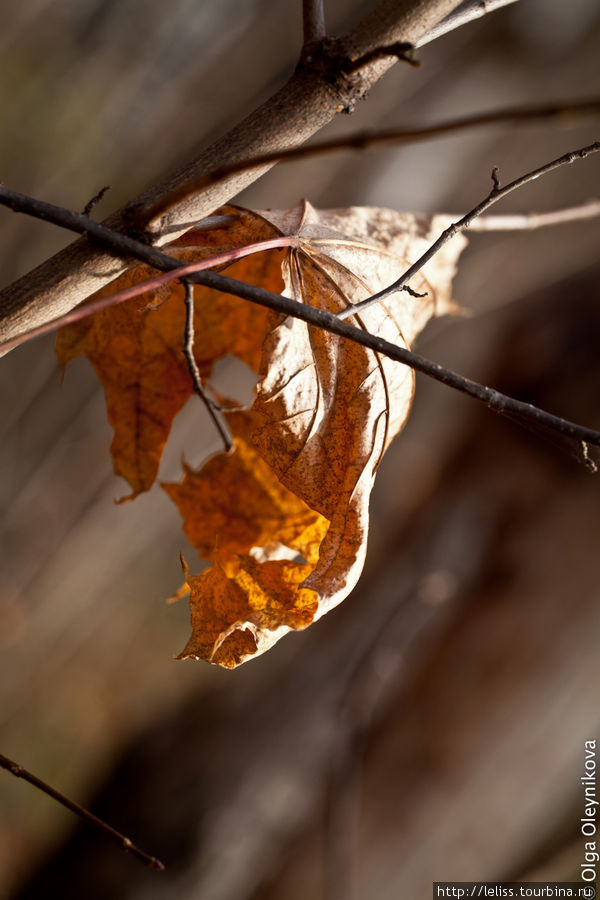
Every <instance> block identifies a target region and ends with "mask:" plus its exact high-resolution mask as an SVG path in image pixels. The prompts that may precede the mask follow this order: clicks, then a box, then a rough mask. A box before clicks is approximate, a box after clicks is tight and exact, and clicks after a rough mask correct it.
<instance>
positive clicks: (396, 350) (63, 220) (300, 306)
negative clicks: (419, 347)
mask: <svg viewBox="0 0 600 900" xmlns="http://www.w3.org/2000/svg"><path fill="white" fill-rule="evenodd" d="M578 152H581V151H578ZM575 158H580V157H577V151H576V153H575ZM0 203H1V204H3V205H5V206H9V207H10V208H11V209H13V210H15V211H19V212H23V213H26V214H27V215H31V216H34V217H35V218H41V219H45V220H46V221H50V222H54V223H55V224H56V225H60V226H62V227H63V228H68V229H71V230H72V231H76V232H79V233H87V234H90V235H91V236H92V237H93V238H94V239H95V240H97V241H98V242H100V243H102V244H105V245H107V246H109V247H111V249H112V250H113V251H115V252H117V253H121V254H123V255H125V256H128V257H131V256H134V257H136V258H138V259H140V260H141V261H142V262H146V263H148V264H149V265H151V266H154V267H155V268H157V269H163V270H165V271H171V270H174V269H177V268H180V261H179V260H177V259H174V258H173V257H170V256H167V255H166V254H165V253H162V252H161V251H160V250H157V249H156V248H155V247H150V246H148V245H147V244H143V243H141V242H140V241H135V240H133V238H130V237H128V236H127V235H124V234H120V233H119V232H115V231H112V230H111V229H109V228H107V227H106V226H105V225H101V224H99V223H98V222H94V221H93V220H92V219H88V218H87V217H85V216H80V215H78V214H77V213H73V212H71V211H70V210H67V209H63V208H61V207H59V206H54V205H53V204H50V203H45V202H43V201H41V200H35V199H34V198H32V197H27V196H26V195H24V194H19V193H17V192H16V191H11V190H9V189H8V188H6V187H4V186H2V185H0ZM188 280H189V281H191V282H193V283H194V284H203V285H205V286H206V287H209V288H212V289H213V290H217V291H223V292H224V293H227V294H234V295H235V296H237V297H242V298H243V299H245V300H249V301H250V302H251V303H256V304H258V305H259V306H265V307H267V309H272V310H274V311H275V312H278V313H281V314H282V315H284V316H292V317H294V318H297V319H301V320H302V321H303V322H306V323H307V324H309V325H314V326H315V327H317V328H322V329H324V330H325V331H329V332H331V333H332V334H337V335H339V336H340V337H344V338H347V339H348V340H351V341H354V342H355V343H357V344H361V345H362V346H363V347H367V348H368V349H369V350H373V351H374V352H375V353H379V354H381V355H382V356H387V357H389V359H393V360H395V361H396V362H400V363H403V364H404V365H407V366H410V367H411V368H413V369H415V370H416V371H418V372H422V373H423V374H424V375H427V376H428V377H430V378H433V379H435V380H436V381H440V382H441V383H442V384H446V385H448V386H449V387H452V388H454V389H455V390H458V391H461V392H462V393H464V394H468V395H469V396H471V397H475V398H476V399H477V400H481V401H482V402H483V403H486V404H487V405H488V406H489V407H490V409H494V410H495V411H496V412H501V413H511V414H513V415H516V416H520V417H522V418H523V419H525V420H526V421H530V422H533V423H535V424H537V425H540V426H542V427H546V428H548V429H551V430H554V431H558V432H559V433H561V434H565V435H567V437H570V438H572V439H573V440H577V441H585V442H587V443H588V444H593V445H594V446H597V447H600V432H598V431H595V430H593V429H591V428H586V427H585V426H582V425H577V424H576V423H574V422H569V421H568V420H566V419H562V418H560V417H559V416H554V415H552V414H551V413H548V412H546V411H544V410H542V409H539V408H538V407H535V406H533V405H532V404H530V403H524V402H522V401H521V400H516V399H514V398H512V397H507V396H506V395H505V394H501V393H500V392H499V391H495V390H493V389H492V388H488V387H485V386H484V385H482V384H479V383H478V382H476V381H472V380H471V379H470V378H465V377H464V376H463V375H459V374H458V373H456V372H453V371H452V370H451V369H446V368H445V367H444V366H441V365H440V364H439V363H436V362H433V361H432V360H429V359H426V358H425V357H423V356H421V355H420V354H418V353H413V352H412V351H411V350H407V349H406V348H405V347H400V346H398V345H396V344H392V343H390V342H389V341H386V340H384V339H383V338H381V337H378V336H377V335H374V334H369V332H366V331H362V330H361V329H360V328H357V327H355V326H354V325H350V324H349V323H348V322H344V321H341V320H340V319H339V318H338V317H337V316H335V315H333V314H332V313H330V312H327V310H324V309H318V308H317V307H314V306H310V305H308V304H304V303H299V302H298V301H297V300H292V299H291V298H290V297H284V296H281V295H280V294H275V293H273V292H272V291H267V290H265V289H264V288H260V287H256V286H255V285H252V284H245V283H244V282H241V281H237V280H235V279H233V278H228V277H227V276H225V275H222V274H220V273H219V272H212V271H210V270H209V271H205V272H196V273H193V274H191V275H189V276H188ZM2 348H3V345H2V344H0V351H1V350H2Z"/></svg>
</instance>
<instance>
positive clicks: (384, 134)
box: [147, 97, 600, 222]
mask: <svg viewBox="0 0 600 900" xmlns="http://www.w3.org/2000/svg"><path fill="white" fill-rule="evenodd" d="M598 113H600V98H598V97H591V98H590V99H588V100H577V101H573V102H571V103H551V104H547V105H544V106H540V105H538V106H512V107H508V108H507V109H499V110H496V111H495V112H484V113H476V114H475V115H470V116H463V117H462V118H460V119H451V120H449V121H448V122H438V123H437V124H436V125H428V126H425V127H424V128H386V129H382V130H377V131H359V132H355V133H354V134H347V135H344V136H343V137H337V138H329V139H327V140H324V141H315V142H314V143H313V144H308V145H303V146H300V147H289V148H288V149H287V150H278V151H273V152H267V153H261V154H260V155H259V156H252V157H248V158H247V159H245V160H244V159H242V160H239V161H238V162H235V163H223V164H222V165H219V166H218V168H216V169H212V170H211V171H209V172H204V173H203V174H202V175H201V176H200V177H199V178H198V180H197V181H195V182H194V183H193V184H187V185H185V186H184V187H182V188H180V189H178V190H177V191H175V192H174V193H173V194H170V195H166V196H165V197H163V198H162V199H161V201H160V204H159V205H157V206H156V207H154V208H152V209H150V210H148V211H147V215H148V217H149V218H148V221H149V222H151V221H152V220H153V219H154V218H160V217H161V216H162V215H164V214H165V213H166V212H167V210H168V209H169V207H170V206H171V205H173V204H174V203H177V202H179V201H180V200H182V199H183V197H184V196H185V195H186V192H187V193H192V192H193V191H200V190H202V189H203V188H205V187H207V186H208V185H209V184H211V182H213V181H218V180H219V179H221V178H225V177H226V176H231V175H235V174H238V173H240V172H243V171H244V170H245V169H247V168H250V167H252V168H254V167H256V168H259V167H261V166H264V165H268V164H271V163H276V162H291V161H293V160H296V159H304V158H306V157H310V156H320V155H321V154H324V153H336V152H338V151H340V150H364V149H366V148H367V147H376V146H380V145H386V144H393V145H394V146H398V145H402V144H414V143H416V142H418V141H428V140H432V139H433V138H438V137H443V136H444V135H447V134H456V133H457V132H460V131H465V130H467V129H469V128H480V127H486V126H488V125H499V124H505V125H508V124H513V125H520V124H522V123H526V124H528V123H531V122H536V121H552V120H556V121H558V122H559V123H560V124H565V123H569V124H570V123H571V122H576V121H577V120H578V119H579V118H580V117H582V116H588V115H598Z"/></svg>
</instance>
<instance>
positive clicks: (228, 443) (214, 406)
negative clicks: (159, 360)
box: [183, 280, 233, 453]
mask: <svg viewBox="0 0 600 900" xmlns="http://www.w3.org/2000/svg"><path fill="white" fill-rule="evenodd" d="M183 287H184V289H185V311H186V312H185V342H184V345H183V353H184V356H185V358H186V360H187V364H188V369H189V371H190V376H191V378H192V382H193V385H194V391H195V392H196V394H198V396H199V397H200V399H201V400H202V402H203V403H204V405H205V407H206V409H207V411H208V414H209V416H210V417H211V419H212V420H213V422H214V424H215V428H216V429H217V431H218V432H219V434H220V435H221V439H222V441H223V443H224V445H225V450H226V452H227V453H229V451H230V450H231V449H232V448H233V438H232V437H231V433H230V431H229V428H228V427H227V425H226V424H225V423H224V422H223V421H222V420H221V418H220V416H219V413H220V412H221V407H220V406H219V404H218V403H215V402H214V400H211V398H210V397H209V396H208V395H207V393H206V391H205V390H204V385H203V384H202V377H201V375H200V370H199V369H198V366H197V364H196V358H195V356H194V285H193V284H192V283H191V282H190V281H187V280H184V281H183Z"/></svg>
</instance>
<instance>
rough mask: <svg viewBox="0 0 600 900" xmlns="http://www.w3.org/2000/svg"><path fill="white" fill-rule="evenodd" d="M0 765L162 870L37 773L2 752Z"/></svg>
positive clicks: (163, 867) (161, 867) (154, 859)
mask: <svg viewBox="0 0 600 900" xmlns="http://www.w3.org/2000/svg"><path fill="white" fill-rule="evenodd" d="M0 767H2V768H3V769H6V771H7V772H10V773H11V774H12V775H14V776H15V777H16V778H22V779H23V780H24V781H28V782H29V784H32V785H33V786H34V787H36V788H38V790H40V791H43V792H44V794H48V796H49V797H52V798H53V799H54V800H57V801H58V803H60V804H61V805H62V806H65V807H66V808H67V809H70V810H71V812H74V813H75V815H77V816H79V817H80V818H81V819H84V821H86V822H89V824H90V825H93V826H94V827H95V828H99V829H100V830H101V831H103V832H104V834H106V835H108V836H109V837H110V838H112V839H113V840H114V841H116V842H117V843H118V844H119V845H120V846H121V847H122V848H123V850H126V851H127V853H131V854H132V856H135V857H137V859H139V860H141V861H142V862H143V863H144V865H146V866H148V868H149V869H154V870H155V871H156V872H164V870H165V865H164V863H162V862H161V861H160V860H159V859H156V857H154V856H149V855H148V853H144V851H143V850H140V848H139V847H136V845H135V844H134V843H132V842H131V841H130V840H129V838H128V837H125V835H124V834H121V833H120V832H119V831H116V830H115V829H114V828H113V827H112V826H111V825H108V824H107V823H106V822H103V821H102V819H99V818H98V817H97V816H95V815H94V814H93V813H91V812H90V811H89V810H87V809H85V807H83V806H80V805H79V803H75V802H74V801H73V800H69V798H68V797H65V795H64V794H61V793H60V792H59V791H57V790H55V789H54V788H53V787H50V785H49V784H46V782H45V781H42V780H41V779H40V778H38V777H37V775H33V774H32V773H31V772H28V771H27V769H24V768H23V766H20V765H19V764H18V763H16V762H13V761H12V760H11V759H8V757H6V756H4V755H3V754H2V753H0Z"/></svg>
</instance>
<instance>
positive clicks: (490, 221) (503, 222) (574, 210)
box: [469, 200, 600, 231]
mask: <svg viewBox="0 0 600 900" xmlns="http://www.w3.org/2000/svg"><path fill="white" fill-rule="evenodd" d="M597 216H600V200H588V202H587V203H580V204H578V205H577V206H566V207H564V208H563V209H553V210H550V212H543V213H537V212H530V213H523V214H521V215H518V214H513V215H506V216H479V218H477V219H475V221H473V222H471V224H470V225H469V231H533V230H534V229H536V228H547V227H548V226H551V225H564V224H566V223H568V222H580V221H582V220H584V219H595V218H596V217H597Z"/></svg>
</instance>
